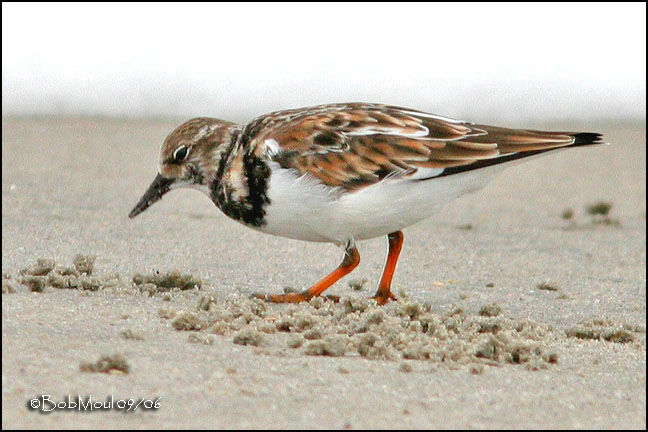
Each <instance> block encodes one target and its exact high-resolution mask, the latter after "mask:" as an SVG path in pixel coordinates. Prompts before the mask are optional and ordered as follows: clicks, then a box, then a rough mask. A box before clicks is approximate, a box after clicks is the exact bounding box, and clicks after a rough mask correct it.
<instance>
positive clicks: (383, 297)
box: [372, 231, 403, 305]
mask: <svg viewBox="0 0 648 432" xmlns="http://www.w3.org/2000/svg"><path fill="white" fill-rule="evenodd" d="M387 238H388V239H389V254H388V255H387V262H386V263H385V270H384V271H383V275H382V278H381V279H380V284H378V291H376V295H375V296H373V297H372V298H374V299H376V301H377V302H378V304H379V305H384V304H385V303H387V302H388V301H389V299H392V300H396V297H395V296H394V294H392V292H391V291H390V288H391V281H392V278H393V277H394V271H395V270H396V263H397V262H398V255H399V254H400V251H401V247H402V246H403V233H402V232H401V231H396V232H393V233H391V234H389V235H388V236H387Z"/></svg>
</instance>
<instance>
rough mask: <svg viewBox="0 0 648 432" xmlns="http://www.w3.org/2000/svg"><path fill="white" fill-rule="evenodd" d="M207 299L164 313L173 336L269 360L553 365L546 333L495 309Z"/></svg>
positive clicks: (352, 301) (319, 300) (406, 303)
mask: <svg viewBox="0 0 648 432" xmlns="http://www.w3.org/2000/svg"><path fill="white" fill-rule="evenodd" d="M206 298H208V297H204V298H203V297H201V298H200V299H199V301H198V304H197V306H196V311H195V312H191V313H189V312H184V311H183V312H180V313H178V314H175V315H174V314H172V313H170V311H168V310H165V313H164V314H163V315H164V317H166V318H168V319H173V320H174V321H173V325H174V327H176V328H177V329H178V330H192V331H197V332H198V331H199V332H204V333H207V334H217V335H223V336H227V337H231V338H232V339H231V340H232V342H233V343H235V344H239V345H249V346H253V347H262V352H263V353H266V354H270V355H281V356H284V355H289V354H290V355H300V354H301V355H312V356H332V357H341V356H347V357H364V358H367V359H381V360H393V361H401V362H402V361H406V360H422V361H428V362H434V363H437V364H440V365H447V366H448V367H459V366H462V365H471V366H472V370H474V371H480V370H482V369H480V367H479V365H500V364H513V365H524V366H525V367H527V368H529V369H533V370H536V369H541V368H546V367H547V366H548V365H550V364H553V363H556V362H557V361H558V356H557V355H556V354H555V353H553V352H551V350H550V348H548V345H549V341H550V340H551V336H550V333H551V329H550V328H549V327H547V326H543V325H540V324H536V323H533V322H531V321H526V320H513V319H509V318H503V317H501V316H499V315H500V314H501V308H500V307H499V306H497V305H486V306H485V307H484V308H482V310H481V311H480V312H478V313H476V314H466V313H464V312H463V311H462V310H457V311H454V312H452V313H450V314H447V315H440V314H436V313H434V312H432V310H431V307H430V306H429V305H426V304H420V303H417V302H412V301H408V300H401V301H399V302H392V303H389V304H388V305H386V306H378V305H377V304H376V302H375V301H373V300H370V299H364V298H357V297H344V298H342V299H340V301H339V302H334V301H329V300H327V299H325V298H323V297H316V298H313V299H312V300H311V301H310V302H308V303H301V304H292V305H287V304H283V305H280V304H270V303H265V302H263V301H261V300H259V299H250V298H247V297H243V296H241V295H236V294H234V295H231V296H229V297H228V298H227V299H225V300H224V301H220V302H216V301H207V300H205V299H206ZM206 304H208V307H205V306H206ZM161 316H162V315H161ZM188 317H191V319H189V318H188ZM179 322H181V323H182V325H179V324H178V323H179ZM187 322H190V323H194V322H199V323H200V325H193V324H189V325H187V324H185V323H187Z"/></svg>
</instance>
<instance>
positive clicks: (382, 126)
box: [129, 103, 601, 304]
mask: <svg viewBox="0 0 648 432" xmlns="http://www.w3.org/2000/svg"><path fill="white" fill-rule="evenodd" d="M599 143H601V135H600V134H597V133H589V132H542V131H535V130H519V129H507V128H502V127H495V126H484V125H478V124H473V123H467V122H463V121H457V120H452V119H449V118H445V117H441V116H437V115H433V114H428V113H425V112H421V111H417V110H413V109H408V108H399V107H394V106H386V105H378V104H368V103H348V104H333V105H320V106H316V107H312V108H302V109H294V110H287V111H278V112H274V113H271V114H268V115H264V116H261V117H258V118H256V119H255V120H253V121H252V122H250V123H248V124H247V125H237V124H235V123H231V122H228V121H224V120H218V119H214V118H206V117H201V118H195V119H192V120H189V121H187V122H186V123H183V124H181V125H180V126H178V128H177V129H176V130H174V131H173V132H171V134H170V135H169V136H167V137H166V139H165V140H164V143H163V144H162V150H161V153H160V159H159V166H158V174H157V177H155V180H153V183H152V184H151V185H150V187H149V188H148V190H147V191H146V192H145V193H144V195H143V196H142V198H141V199H140V201H139V202H138V203H137V205H136V206H135V208H133V210H132V211H131V213H130V215H129V216H130V217H131V218H133V217H135V216H137V215H138V214H140V213H141V212H143V211H144V210H146V209H147V208H148V207H149V206H151V205H152V204H153V203H155V202H156V201H158V200H159V199H160V198H162V196H163V195H164V194H165V193H167V192H168V191H170V190H171V189H175V188H180V187H190V188H195V189H198V190H200V191H202V192H204V193H205V195H207V196H208V197H209V198H210V199H211V200H212V201H213V202H214V204H215V205H216V206H217V207H218V208H219V209H221V211H222V212H223V213H225V214H226V215H227V216H229V217H230V218H232V219H234V220H235V221H237V222H240V223H242V224H244V225H246V226H248V227H250V228H253V229H256V230H259V231H262V232H265V233H268V234H274V235H278V236H283V237H289V238H293V239H299V240H307V241H312V242H331V243H335V244H336V245H338V246H342V247H344V250H345V253H344V259H343V260H342V263H341V264H340V265H339V266H338V267H337V268H336V269H335V270H334V271H333V272H331V273H330V274H329V275H328V276H326V277H325V278H324V279H322V280H321V281H319V282H317V283H316V284H315V285H313V286H312V287H310V288H309V289H307V290H305V291H303V292H300V293H289V294H276V295H264V294H257V295H256V296H257V297H259V298H263V299H266V300H268V301H272V302H300V301H305V300H309V299H310V298H312V297H314V296H318V295H320V294H322V293H323V292H324V291H325V290H326V289H327V288H328V287H330V286H331V285H332V284H334V283H335V282H337V281H338V280H339V279H340V278H342V277H343V276H345V275H347V274H348V273H350V272H351V271H352V270H353V269H354V268H355V267H356V266H357V265H358V263H359V262H360V254H359V253H358V250H357V249H356V246H355V241H356V240H364V239H370V238H374V237H378V236H384V235H386V236H387V238H388V240H389V254H388V255H387V262H386V264H385V268H384V271H383V274H382V278H381V280H380V283H379V284H378V290H377V292H376V294H375V296H374V298H375V299H376V301H377V302H378V303H380V304H384V303H386V302H387V301H388V300H389V299H394V295H393V294H392V293H391V291H390V286H391V281H392V277H393V276H394V270H395V268H396V262H397V260H398V255H399V253H400V250H401V246H402V244H403V233H402V232H401V230H402V229H403V228H405V227H407V226H409V225H412V224H414V223H416V222H419V221H421V220H423V219H425V218H427V217H428V216H430V215H431V214H432V213H434V212H435V211H436V210H438V209H439V208H441V207H442V206H443V205H444V204H446V203H448V202H449V201H451V200H453V199H455V198H457V197H459V196H460V195H463V194H465V193H468V192H473V191H475V190H477V189H480V188H481V187H483V186H484V185H485V184H486V183H487V182H488V181H489V180H490V179H492V178H493V177H494V176H495V174H497V173H498V172H499V171H501V169H502V168H503V167H505V166H506V165H508V163H510V162H513V161H516V160H519V159H522V158H526V157H529V156H535V155H539V154H543V153H547V152H551V151H553V150H557V149H560V148H565V147H579V146H586V145H590V144H599Z"/></svg>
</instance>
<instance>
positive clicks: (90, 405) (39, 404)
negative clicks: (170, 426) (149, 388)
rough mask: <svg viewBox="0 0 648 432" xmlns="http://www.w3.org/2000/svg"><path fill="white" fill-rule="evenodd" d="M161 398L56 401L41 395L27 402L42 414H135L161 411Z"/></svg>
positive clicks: (75, 398) (64, 398)
mask: <svg viewBox="0 0 648 432" xmlns="http://www.w3.org/2000/svg"><path fill="white" fill-rule="evenodd" d="M160 399H161V398H160V397H156V398H139V399H135V398H130V399H116V398H115V397H113V396H108V397H107V398H106V399H103V400H99V399H95V398H93V397H92V396H81V395H76V396H72V395H67V396H65V397H63V398H62V399H60V400H55V399H54V398H52V396H51V395H40V396H38V397H35V398H33V399H30V400H28V401H27V408H29V409H30V410H33V411H39V412H41V413H51V412H53V411H106V410H116V411H124V412H134V411H137V410H141V411H149V410H158V409H160Z"/></svg>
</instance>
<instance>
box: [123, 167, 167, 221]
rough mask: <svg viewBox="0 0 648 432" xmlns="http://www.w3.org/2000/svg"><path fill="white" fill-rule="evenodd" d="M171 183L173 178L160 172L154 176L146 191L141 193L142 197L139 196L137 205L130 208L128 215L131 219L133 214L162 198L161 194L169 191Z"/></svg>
mask: <svg viewBox="0 0 648 432" xmlns="http://www.w3.org/2000/svg"><path fill="white" fill-rule="evenodd" d="M171 184H173V179H168V178H164V177H162V176H161V175H160V174H158V175H157V176H156V177H155V180H153V183H151V186H149V188H148V189H147V190H146V192H144V195H142V198H140V200H139V202H138V203H137V205H136V206H135V207H134V208H133V210H131V212H130V214H129V215H128V217H129V218H131V219H132V218H134V217H135V216H137V215H138V214H140V213H142V212H143V211H144V210H146V209H147V208H149V207H150V206H151V205H153V204H154V203H156V202H157V201H159V200H160V198H162V195H164V194H165V193H167V192H169V190H170V189H171Z"/></svg>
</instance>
